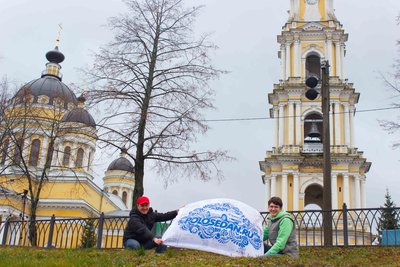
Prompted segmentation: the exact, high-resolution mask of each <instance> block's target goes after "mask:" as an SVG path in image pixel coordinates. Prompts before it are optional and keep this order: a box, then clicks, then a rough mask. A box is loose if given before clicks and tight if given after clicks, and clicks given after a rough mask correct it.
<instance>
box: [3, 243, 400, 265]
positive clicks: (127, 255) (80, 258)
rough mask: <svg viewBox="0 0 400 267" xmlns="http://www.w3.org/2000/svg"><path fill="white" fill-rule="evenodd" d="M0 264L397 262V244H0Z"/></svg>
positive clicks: (314, 263) (374, 263)
mask: <svg viewBox="0 0 400 267" xmlns="http://www.w3.org/2000/svg"><path fill="white" fill-rule="evenodd" d="M0 266H107V267H114V266H379V267H383V266H400V247H359V248H354V247H352V248H337V247H335V248H301V249H300V258H298V259H292V258H289V257H287V256H283V257H260V258H230V257H226V256H221V255H216V254H212V253H208V252H202V251H195V250H185V249H168V250H167V251H166V252H165V253H164V254H155V253H154V251H143V250H142V251H127V250H95V249H88V250H57V249H52V250H45V249H28V248H4V247H0Z"/></svg>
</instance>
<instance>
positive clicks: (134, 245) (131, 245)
mask: <svg viewBox="0 0 400 267" xmlns="http://www.w3.org/2000/svg"><path fill="white" fill-rule="evenodd" d="M124 247H125V248H127V249H134V250H138V249H141V248H144V249H152V248H156V253H163V252H164V251H165V250H166V249H167V246H166V245H162V244H161V245H157V244H156V243H154V242H153V240H149V241H147V242H146V243H144V244H140V243H139V242H138V241H137V240H135V239H128V240H126V241H125V242H124Z"/></svg>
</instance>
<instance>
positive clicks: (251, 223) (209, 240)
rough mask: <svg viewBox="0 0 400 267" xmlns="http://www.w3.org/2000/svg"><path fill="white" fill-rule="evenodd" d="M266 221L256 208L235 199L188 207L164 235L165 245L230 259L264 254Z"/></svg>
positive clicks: (213, 200) (212, 201) (205, 201)
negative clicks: (220, 255) (263, 222)
mask: <svg viewBox="0 0 400 267" xmlns="http://www.w3.org/2000/svg"><path fill="white" fill-rule="evenodd" d="M262 221H263V218H262V216H261V214H260V212H258V211H257V210H255V209H254V208H252V207H250V206H248V205H246V204H244V203H242V202H239V201H236V200H232V199H209V200H203V201H199V202H195V203H191V204H189V205H186V206H185V207H183V208H181V209H179V213H178V216H177V217H176V218H175V219H174V220H173V222H172V224H171V226H169V228H168V230H167V231H166V232H165V233H164V235H163V237H162V239H163V240H164V244H166V245H168V246H173V247H180V248H189V249H198V250H204V251H209V252H214V253H218V254H222V255H227V256H231V257H258V256H262V255H263V254H264V246H263V240H262V239H263V229H262Z"/></svg>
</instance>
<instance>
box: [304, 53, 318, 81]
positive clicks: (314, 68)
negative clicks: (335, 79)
mask: <svg viewBox="0 0 400 267" xmlns="http://www.w3.org/2000/svg"><path fill="white" fill-rule="evenodd" d="M311 76H315V77H317V78H319V79H320V78H321V58H320V57H319V56H316V55H310V56H308V57H307V59H306V78H308V77H311Z"/></svg>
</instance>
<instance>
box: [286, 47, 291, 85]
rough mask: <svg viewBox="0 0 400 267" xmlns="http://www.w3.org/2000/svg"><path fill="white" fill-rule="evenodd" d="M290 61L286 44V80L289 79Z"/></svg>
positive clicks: (288, 48)
mask: <svg viewBox="0 0 400 267" xmlns="http://www.w3.org/2000/svg"><path fill="white" fill-rule="evenodd" d="M290 59H291V54H290V44H289V43H287V44H286V79H288V78H289V77H290Z"/></svg>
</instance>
